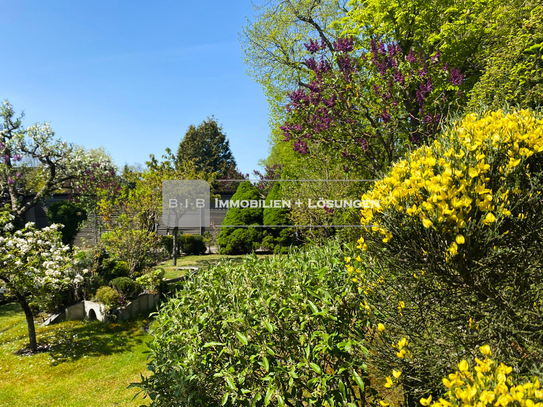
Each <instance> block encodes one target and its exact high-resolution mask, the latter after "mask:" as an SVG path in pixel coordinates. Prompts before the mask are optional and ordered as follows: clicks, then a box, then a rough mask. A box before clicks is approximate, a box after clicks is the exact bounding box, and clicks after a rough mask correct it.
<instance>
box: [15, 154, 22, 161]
mask: <svg viewBox="0 0 543 407" xmlns="http://www.w3.org/2000/svg"><path fill="white" fill-rule="evenodd" d="M22 158H23V157H21V156H20V155H19V154H15V155H14V156H13V159H14V160H15V161H21V159H22Z"/></svg>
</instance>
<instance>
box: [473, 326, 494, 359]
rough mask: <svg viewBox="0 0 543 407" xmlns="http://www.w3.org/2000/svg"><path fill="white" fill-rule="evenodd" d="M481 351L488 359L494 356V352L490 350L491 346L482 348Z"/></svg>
mask: <svg viewBox="0 0 543 407" xmlns="http://www.w3.org/2000/svg"><path fill="white" fill-rule="evenodd" d="M470 319H471V318H470ZM479 351H480V352H481V353H482V354H483V355H485V356H488V357H490V356H492V351H491V350H490V346H488V345H483V346H481V347H480V348H479Z"/></svg>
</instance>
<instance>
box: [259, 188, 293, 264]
mask: <svg viewBox="0 0 543 407" xmlns="http://www.w3.org/2000/svg"><path fill="white" fill-rule="evenodd" d="M279 199H281V184H279V183H278V182H277V183H275V185H274V186H273V188H272V189H271V191H270V193H269V194H268V196H267V197H266V206H273V205H272V202H273V201H275V200H279ZM289 212H290V210H289V209H288V208H265V209H264V225H292V222H291V221H290V219H289V217H288V214H289ZM292 243H293V239H292V228H288V227H283V228H266V229H264V236H263V239H262V247H263V248H265V249H268V250H272V251H273V252H274V253H286V252H287V251H288V247H289V246H290V245H291V244H292Z"/></svg>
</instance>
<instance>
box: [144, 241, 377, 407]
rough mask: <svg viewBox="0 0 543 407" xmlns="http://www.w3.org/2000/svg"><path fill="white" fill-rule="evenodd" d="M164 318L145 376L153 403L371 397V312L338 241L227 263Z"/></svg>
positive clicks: (193, 286)
mask: <svg viewBox="0 0 543 407" xmlns="http://www.w3.org/2000/svg"><path fill="white" fill-rule="evenodd" d="M343 255H344V254H343ZM156 321H157V328H156V329H155V330H154V332H153V335H154V341H153V342H152V343H151V348H152V354H151V361H150V364H149V369H150V370H151V371H152V372H153V374H152V375H151V376H150V377H147V378H142V382H141V383H138V384H137V387H140V388H142V390H143V391H144V392H145V394H146V395H148V396H149V397H150V398H151V399H152V400H153V402H152V404H151V405H152V406H220V405H224V406H268V405H273V406H302V405H328V406H343V405H348V406H358V405H366V404H367V402H369V398H370V396H371V390H370V388H369V386H368V385H369V379H368V376H367V373H366V364H365V362H366V358H367V353H368V350H367V349H366V347H365V334H366V321H367V318H366V316H365V314H364V312H363V311H362V309H361V307H360V297H359V295H358V293H357V289H356V286H355V285H354V284H353V282H352V281H351V280H350V279H349V278H347V276H346V275H345V273H344V271H343V259H342V252H341V249H340V247H339V245H337V244H333V245H330V246H329V247H327V248H320V249H318V248H314V249H311V250H309V251H308V252H307V253H294V252H291V253H290V254H288V255H283V256H281V257H273V258H266V259H263V260H259V259H258V258H257V257H256V256H254V255H251V256H247V257H246V258H245V259H244V261H243V263H242V264H238V265H236V264H233V263H227V262H224V263H220V264H218V265H217V266H215V267H213V268H210V269H208V270H205V271H203V272H201V273H199V274H197V275H196V276H195V277H194V278H193V279H191V280H189V281H187V283H186V285H185V286H184V288H183V289H182V290H181V291H180V292H179V293H178V296H177V298H174V299H172V300H171V301H169V302H168V303H166V304H165V305H164V306H163V308H162V309H161V310H160V312H159V314H158V316H157V320H156Z"/></svg>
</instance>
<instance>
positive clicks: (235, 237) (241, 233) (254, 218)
mask: <svg viewBox="0 0 543 407" xmlns="http://www.w3.org/2000/svg"><path fill="white" fill-rule="evenodd" d="M259 199H260V194H259V192H258V189H257V188H256V187H255V186H253V185H252V184H251V183H250V182H249V181H245V182H242V183H241V184H240V185H239V187H238V189H237V191H236V193H235V194H234V195H233V196H232V199H231V202H239V203H240V204H241V202H242V201H251V200H259ZM262 215H263V214H262V209H261V208H232V207H231V208H229V209H228V212H227V213H226V217H225V218H224V221H223V225H262ZM261 241H262V232H261V230H260V229H259V228H228V227H223V228H221V231H220V233H219V236H218V243H219V246H220V253H221V254H244V253H250V252H251V251H252V250H254V249H258V248H259V247H260V242H261Z"/></svg>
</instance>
